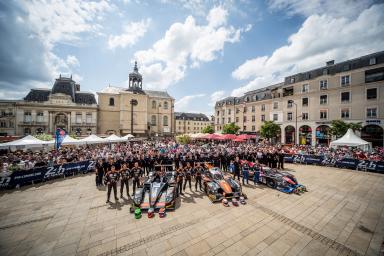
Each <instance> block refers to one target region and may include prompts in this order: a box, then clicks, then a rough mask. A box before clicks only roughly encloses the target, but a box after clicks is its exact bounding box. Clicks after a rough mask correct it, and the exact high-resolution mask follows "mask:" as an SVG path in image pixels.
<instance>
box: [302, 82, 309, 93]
mask: <svg viewBox="0 0 384 256" xmlns="http://www.w3.org/2000/svg"><path fill="white" fill-rule="evenodd" d="M308 91H309V85H308V84H303V86H302V88H301V92H302V93H306V92H308Z"/></svg>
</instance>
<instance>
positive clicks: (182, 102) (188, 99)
mask: <svg viewBox="0 0 384 256" xmlns="http://www.w3.org/2000/svg"><path fill="white" fill-rule="evenodd" d="M202 97H205V94H195V95H188V96H184V97H182V98H181V99H179V100H178V101H176V102H175V111H177V112H183V111H186V112H191V110H190V108H189V107H190V103H192V101H193V100H195V99H198V98H202Z"/></svg>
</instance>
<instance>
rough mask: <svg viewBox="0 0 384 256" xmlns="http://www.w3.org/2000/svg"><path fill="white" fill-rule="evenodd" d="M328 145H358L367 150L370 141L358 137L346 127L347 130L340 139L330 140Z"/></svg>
mask: <svg viewBox="0 0 384 256" xmlns="http://www.w3.org/2000/svg"><path fill="white" fill-rule="evenodd" d="M330 146H331V147H338V146H340V147H343V146H347V147H359V148H362V149H364V150H369V148H370V143H369V142H367V141H365V140H363V139H361V138H360V137H358V136H357V135H356V134H355V133H354V132H353V131H352V129H348V131H347V132H346V133H345V134H344V136H343V137H341V138H340V139H337V140H334V141H332V142H331V143H330Z"/></svg>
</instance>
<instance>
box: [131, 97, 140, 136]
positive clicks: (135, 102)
mask: <svg viewBox="0 0 384 256" xmlns="http://www.w3.org/2000/svg"><path fill="white" fill-rule="evenodd" d="M129 103H130V104H131V134H132V135H133V106H137V104H138V102H137V100H136V99H131V100H130V102H129Z"/></svg>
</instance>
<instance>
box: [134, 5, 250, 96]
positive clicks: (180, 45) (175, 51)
mask: <svg viewBox="0 0 384 256" xmlns="http://www.w3.org/2000/svg"><path fill="white" fill-rule="evenodd" d="M226 20H227V12H226V10H224V9H223V8H222V7H221V6H218V7H215V8H213V9H212V10H211V11H210V12H209V14H208V17H207V21H208V22H207V24H206V25H198V24H196V21H195V19H194V18H193V17H192V16H188V17H187V18H186V20H185V22H184V23H174V24H172V25H171V26H170V27H169V29H168V30H167V31H166V32H165V35H164V37H163V38H162V39H160V40H158V41H157V42H155V43H154V45H153V46H152V48H150V49H148V50H144V51H138V52H136V53H135V59H136V60H137V61H138V62H139V63H140V64H141V66H142V67H141V68H140V71H141V73H142V74H143V75H144V77H146V81H147V82H146V86H148V87H149V88H158V89H159V88H160V89H166V88H167V87H169V86H170V85H172V84H175V83H177V82H178V81H180V80H181V79H183V78H184V76H185V73H186V70H187V68H188V67H198V66H199V65H200V64H201V63H202V62H210V61H213V60H215V59H216V58H217V55H218V53H222V51H223V49H224V45H225V43H235V42H238V41H239V40H240V34H241V33H242V32H243V31H244V29H235V28H233V27H232V26H226V25H225V24H226Z"/></svg>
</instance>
